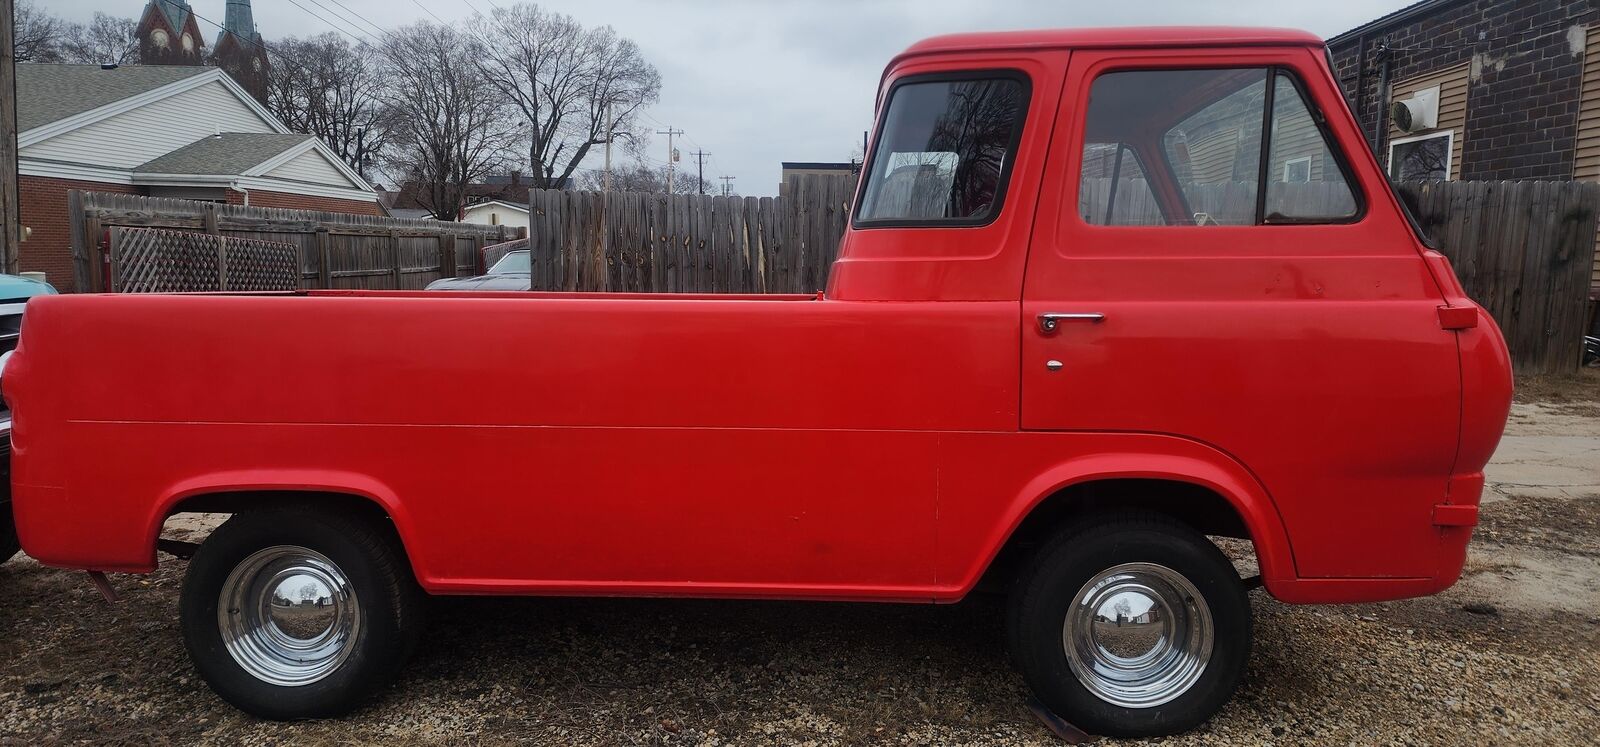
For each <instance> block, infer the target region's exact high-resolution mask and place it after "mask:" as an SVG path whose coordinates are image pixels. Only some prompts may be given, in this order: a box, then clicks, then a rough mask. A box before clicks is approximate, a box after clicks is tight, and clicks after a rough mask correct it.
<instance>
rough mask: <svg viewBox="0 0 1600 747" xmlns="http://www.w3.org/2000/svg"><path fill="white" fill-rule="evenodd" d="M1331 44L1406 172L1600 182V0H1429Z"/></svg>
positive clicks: (1341, 71)
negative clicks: (1399, 108) (1398, 107)
mask: <svg viewBox="0 0 1600 747" xmlns="http://www.w3.org/2000/svg"><path fill="white" fill-rule="evenodd" d="M1328 51H1329V54H1330V55H1331V56H1332V58H1333V66H1334V70H1335V72H1336V74H1337V75H1338V77H1339V82H1340V85H1342V86H1343V87H1344V91H1345V95H1346V96H1347V97H1348V98H1349V99H1350V106H1351V108H1352V109H1353V110H1354V111H1355V114H1356V118H1357V119H1358V120H1360V122H1361V127H1362V131H1363V132H1365V133H1366V135H1367V138H1368V141H1369V142H1370V143H1371V144H1372V148H1373V151H1374V152H1375V153H1377V154H1378V160H1379V162H1380V163H1383V164H1384V165H1385V167H1386V168H1388V169H1389V172H1390V174H1391V175H1392V176H1394V177H1395V178H1397V179H1465V180H1523V179H1553V180H1565V179H1577V180H1585V181H1600V0H1423V2H1419V3H1416V4H1414V5H1410V6H1407V7H1405V8H1402V9H1400V10H1398V11H1396V12H1394V13H1391V14H1389V15H1386V16H1383V17H1382V18H1378V19H1376V20H1374V21H1372V22H1370V23H1367V24H1365V25H1363V26H1360V27H1358V28H1354V29H1351V30H1349V31H1346V32H1344V33H1342V34H1339V35H1338V36H1335V37H1333V38H1332V39H1329V40H1328ZM1397 102H1398V103H1400V104H1401V105H1402V107H1403V108H1404V111H1403V112H1400V116H1399V117H1398V119H1397V117H1396V116H1395V114H1396V111H1397V110H1396V109H1395V106H1394V104H1395V103H1397ZM1594 272H1595V274H1594V283H1595V286H1596V288H1597V290H1600V259H1597V261H1596V265H1595V270H1594Z"/></svg>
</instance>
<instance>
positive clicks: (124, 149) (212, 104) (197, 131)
mask: <svg viewBox="0 0 1600 747" xmlns="http://www.w3.org/2000/svg"><path fill="white" fill-rule="evenodd" d="M219 132H275V130H273V129H272V126H271V125H269V124H268V123H267V121H266V120H264V119H262V118H261V117H260V116H258V115H257V114H256V113H255V112H254V111H252V110H251V109H250V107H248V106H246V105H245V103H244V102H243V101H240V100H239V98H238V97H237V96H234V95H233V92H231V91H229V90H228V89H227V87H226V86H224V85H223V84H222V83H221V82H218V81H211V82H209V83H206V84H204V85H201V86H199V87H197V88H191V89H189V90H187V91H184V92H182V93H178V94H175V95H173V96H170V97H167V98H165V99H162V100H160V101H155V102H151V103H149V104H145V105H144V106H141V107H139V108H137V109H134V110H132V111H126V112H123V113H121V114H118V115H116V116H114V117H111V118H109V119H105V120H101V121H99V122H96V123H94V124H92V125H89V126H88V127H82V128H79V129H76V130H72V131H71V132H65V133H62V134H60V135H57V136H55V137H52V138H49V139H47V140H44V141H42V142H38V143H35V144H33V145H30V146H28V147H26V148H23V149H22V151H21V153H20V154H19V155H20V157H21V158H32V159H43V160H52V161H69V162H73V163H83V164H91V165H95V166H105V167H110V168H120V169H131V168H133V167H135V166H138V165H140V164H142V163H144V162H146V161H149V160H151V159H154V158H156V157H159V156H164V155H166V154H168V153H170V152H172V151H174V150H177V149H178V148H182V147H183V146H185V145H188V144H190V143H193V142H194V141H196V140H199V139H200V138H203V137H206V136H208V135H215V134H217V133H219Z"/></svg>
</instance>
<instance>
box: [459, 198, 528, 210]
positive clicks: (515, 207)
mask: <svg viewBox="0 0 1600 747" xmlns="http://www.w3.org/2000/svg"><path fill="white" fill-rule="evenodd" d="M490 205H499V206H500V207H507V208H511V209H512V210H521V211H522V212H524V213H526V212H528V205H527V203H523V204H521V205H518V204H517V203H515V202H506V201H505V200H484V201H483V202H474V203H472V204H471V205H468V206H466V207H464V208H462V210H476V209H478V208H481V207H489V206H490Z"/></svg>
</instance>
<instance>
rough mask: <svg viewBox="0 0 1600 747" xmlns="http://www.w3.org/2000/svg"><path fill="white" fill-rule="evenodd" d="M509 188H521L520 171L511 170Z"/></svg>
mask: <svg viewBox="0 0 1600 747" xmlns="http://www.w3.org/2000/svg"><path fill="white" fill-rule="evenodd" d="M511 186H513V187H519V186H522V170H521V169H512V170H511Z"/></svg>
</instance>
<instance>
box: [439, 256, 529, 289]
mask: <svg viewBox="0 0 1600 747" xmlns="http://www.w3.org/2000/svg"><path fill="white" fill-rule="evenodd" d="M531 276H532V265H531V263H530V260H529V257H528V250H526V249H520V250H517V251H512V252H506V255H505V256H504V257H501V258H500V260H499V261H498V262H495V263H494V266H493V267H490V268H489V271H488V272H487V273H485V274H483V275H476V276H473V277H470V278H440V279H439V280H435V281H433V282H431V283H428V287H427V290H431V291H438V290H451V291H460V290H484V291H486V290H497V291H501V290H523V291H525V290H528V289H529V288H531V287H532V285H531V280H530V278H531Z"/></svg>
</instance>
